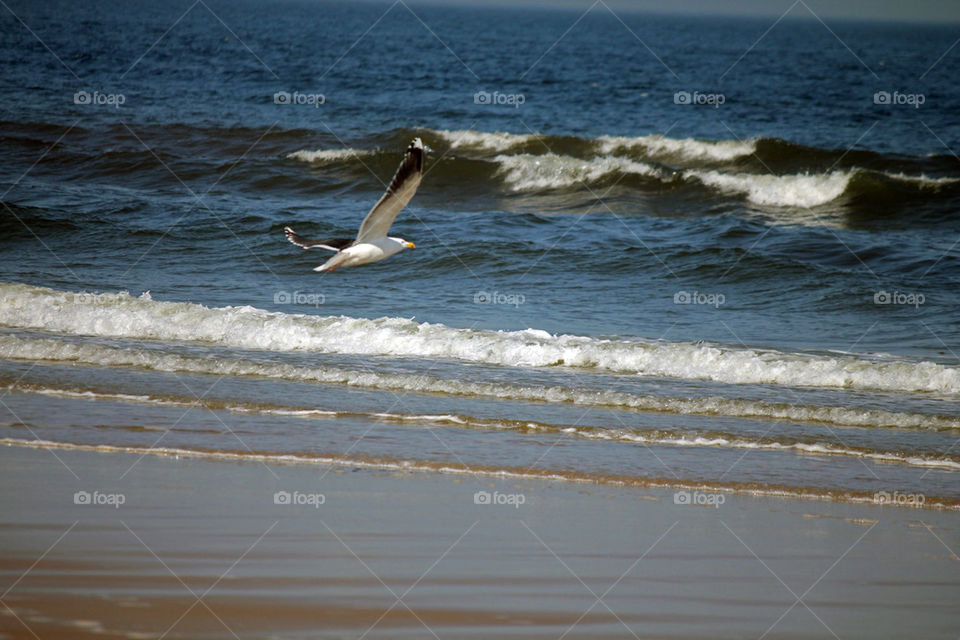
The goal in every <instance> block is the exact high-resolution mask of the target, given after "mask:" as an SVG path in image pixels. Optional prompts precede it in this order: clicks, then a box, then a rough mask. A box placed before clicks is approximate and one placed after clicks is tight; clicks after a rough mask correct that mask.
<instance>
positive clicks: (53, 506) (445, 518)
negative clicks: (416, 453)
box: [0, 447, 960, 639]
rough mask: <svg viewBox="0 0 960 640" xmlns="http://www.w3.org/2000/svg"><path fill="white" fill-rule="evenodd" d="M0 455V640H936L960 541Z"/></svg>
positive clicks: (896, 514)
mask: <svg viewBox="0 0 960 640" xmlns="http://www.w3.org/2000/svg"><path fill="white" fill-rule="evenodd" d="M0 456H2V464H0V468H2V472H0V474H2V481H3V486H4V491H3V492H2V497H0V502H2V508H0V510H2V513H3V514H4V518H3V526H2V530H0V546H2V548H3V554H2V567H0V572H2V580H3V582H2V586H3V592H2V603H3V605H4V607H3V611H2V615H0V629H2V635H3V637H6V638H27V637H39V638H43V639H56V638H87V637H89V638H160V637H165V638H199V637H203V638H347V637H351V638H360V637H364V638H366V637H370V638H372V637H418V638H423V637H438V638H489V637H524V638H558V637H567V638H595V637H638V638H760V637H771V638H785V637H789V638H815V637H834V636H835V637H840V638H852V637H872V638H902V637H905V636H912V637H924V638H948V637H955V635H956V630H957V623H958V617H957V613H956V607H955V604H956V602H957V601H958V598H960V581H958V580H957V576H958V568H960V561H958V558H957V557H956V556H955V555H954V554H953V552H952V551H951V549H956V548H957V547H958V546H960V533H958V531H957V526H956V515H955V514H953V513H948V512H941V511H933V510H918V509H909V508H896V507H875V506H867V505H855V504H839V503H831V502H823V501H799V500H783V499H775V498H749V497H744V496H737V495H720V494H716V495H714V494H710V495H699V496H698V495H691V496H690V500H689V502H691V503H696V502H700V503H701V504H700V505H699V506H698V505H696V504H689V503H687V504H684V502H687V500H686V497H685V496H680V497H675V496H677V494H675V493H674V492H672V491H666V490H649V489H639V488H612V487H604V486H596V485H588V484H581V483H566V482H561V483H546V482H543V483H531V482H523V483H515V482H504V481H499V480H492V479H490V478H483V477H451V476H449V475H446V474H440V473H436V474H431V473H417V474H405V473H399V472H390V473H387V472H381V471H376V470H370V469H350V468H342V467H317V466H309V465H306V466H271V467H267V466H265V465H261V464H255V463H236V462H216V461H209V460H197V459H182V458H181V459H177V458H173V457H168V456H157V455H146V456H143V457H141V456H139V455H135V454H116V453H112V454H101V453H92V452H85V451H79V452H78V451H51V450H45V449H32V448H21V447H4V448H3V449H2V450H0ZM78 492H79V493H78ZM477 492H481V493H479V494H478V493H477ZM678 502H679V503H678Z"/></svg>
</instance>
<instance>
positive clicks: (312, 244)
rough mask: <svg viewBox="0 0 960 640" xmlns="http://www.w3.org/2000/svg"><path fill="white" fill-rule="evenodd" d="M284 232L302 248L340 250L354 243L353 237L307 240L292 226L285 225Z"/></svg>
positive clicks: (288, 238)
mask: <svg viewBox="0 0 960 640" xmlns="http://www.w3.org/2000/svg"><path fill="white" fill-rule="evenodd" d="M283 232H284V233H285V234H286V235H287V240H289V241H290V242H292V243H293V244H295V245H297V246H298V247H300V248H302V249H326V250H327V251H335V252H339V251H341V250H343V249H346V248H347V247H349V246H350V245H351V244H353V238H329V239H327V240H307V239H306V238H304V237H303V236H301V235H300V234H299V233H297V232H296V231H294V230H293V229H291V228H290V227H284V228H283Z"/></svg>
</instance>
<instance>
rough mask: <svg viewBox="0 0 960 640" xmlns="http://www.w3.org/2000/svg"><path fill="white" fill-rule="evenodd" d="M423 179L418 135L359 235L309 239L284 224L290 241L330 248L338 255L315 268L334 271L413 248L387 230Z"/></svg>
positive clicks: (284, 230)
mask: <svg viewBox="0 0 960 640" xmlns="http://www.w3.org/2000/svg"><path fill="white" fill-rule="evenodd" d="M422 178H423V142H421V141H420V138H414V139H413V142H411V143H410V146H408V147H407V151H406V153H405V154H404V155H403V161H402V162H401V163H400V167H399V168H398V169H397V173H396V174H395V175H394V176H393V180H391V181H390V186H389V187H387V191H386V192H385V193H384V194H383V196H382V197H381V198H380V200H378V201H377V204H375V205H373V209H370V213H368V214H367V217H366V218H364V219H363V224H361V225H360V231H359V232H358V233H357V237H356V238H334V239H330V240H316V241H314V240H307V239H305V238H304V237H303V236H301V235H300V234H298V233H297V232H295V231H294V230H293V229H291V228H290V227H284V228H283V232H284V233H285V234H286V235H287V240H289V241H290V242H292V243H293V244H295V245H297V246H298V247H302V248H303V249H326V250H327V251H333V252H334V256H333V257H332V258H330V259H329V260H327V261H326V262H324V263H323V264H322V265H320V266H319V267H314V269H313V270H314V271H326V272H328V273H332V272H334V271H336V270H337V269H339V268H340V267H356V266H357V265H361V264H368V263H370V262H377V261H378V260H383V259H385V258H389V257H390V256H392V255H393V254H395V253H399V252H400V251H402V250H403V249H413V247H414V245H413V243H412V242H407V241H406V240H404V239H403V238H391V237H387V231H389V230H390V225H391V224H393V221H394V219H395V218H396V217H397V214H398V213H400V210H401V209H403V208H404V207H405V206H407V203H408V202H410V199H411V198H413V194H414V193H416V191H417V187H419V186H420V180H421V179H422Z"/></svg>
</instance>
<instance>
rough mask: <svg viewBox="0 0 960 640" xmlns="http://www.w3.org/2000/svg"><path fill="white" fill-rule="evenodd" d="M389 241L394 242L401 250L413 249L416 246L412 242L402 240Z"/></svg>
mask: <svg viewBox="0 0 960 640" xmlns="http://www.w3.org/2000/svg"><path fill="white" fill-rule="evenodd" d="M390 239H391V240H393V241H394V242H396V243H397V244H399V245H400V247H401V248H402V249H413V248H414V247H415V246H416V245H414V244H413V243H412V242H407V241H406V240H404V239H403V238H390Z"/></svg>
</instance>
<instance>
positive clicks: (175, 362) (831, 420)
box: [0, 336, 960, 430]
mask: <svg viewBox="0 0 960 640" xmlns="http://www.w3.org/2000/svg"><path fill="white" fill-rule="evenodd" d="M0 358H6V359H18V360H33V361H37V360H42V361H49V362H70V363H78V364H87V365H94V366H108V367H138V368H142V369H149V370H153V371H161V372H178V373H195V374H209V375H229V376H262V377H267V378H274V379H279V380H289V381H294V382H320V383H326V384H341V385H347V386H352V387H359V388H367V389H379V390H389V391H394V392H419V393H439V394H444V395H455V396H478V397H487V398H495V399H499V400H518V401H523V402H549V403H570V404H576V405H585V406H605V407H617V408H623V409H630V410H636V411H649V412H658V413H675V414H688V415H708V416H713V415H716V416H734V417H742V418H754V419H764V420H788V421H792V422H817V423H825V424H833V425H839V426H857V427H897V428H902V429H923V430H958V429H960V418H956V417H951V416H939V415H930V414H919V413H902V412H892V411H883V410H877V409H860V408H846V407H831V406H816V405H792V404H787V403H771V402H762V401H754V400H743V399H736V398H719V397H699V398H671V397H664V396H650V395H637V394H631V393H624V392H617V391H609V390H603V391H592V390H588V389H569V388H564V387H559V386H549V387H548V386H539V385H521V384H510V383H501V382H498V383H491V382H471V381H465V380H459V379H443V378H436V377H432V376H426V375H419V374H406V373H383V372H379V371H374V370H368V371H354V370H349V369H341V368H337V367H322V368H311V367H300V366H294V365H287V364H272V363H260V362H252V361H249V360H236V359H225V358H202V357H196V356H187V355H178V354H172V353H164V352H160V351H157V350H155V349H130V348H122V347H112V346H106V345H99V344H94V343H89V342H82V343H76V342H69V341H63V340H56V339H51V338H36V339H22V338H17V337H14V336H0ZM65 393H66V392H65ZM71 393H74V392H71ZM83 393H87V392H83ZM83 393H81V394H80V395H79V396H78V397H83ZM111 397H112V396H111ZM114 399H119V400H124V399H130V400H139V398H138V397H137V396H129V397H127V396H123V395H122V394H118V395H117V396H116V398H114ZM144 401H146V400H144Z"/></svg>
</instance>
